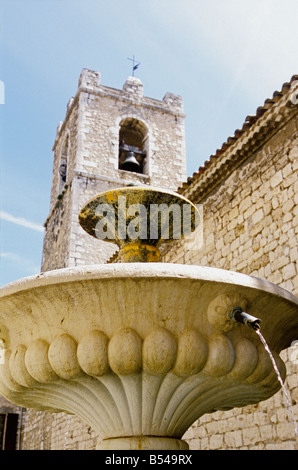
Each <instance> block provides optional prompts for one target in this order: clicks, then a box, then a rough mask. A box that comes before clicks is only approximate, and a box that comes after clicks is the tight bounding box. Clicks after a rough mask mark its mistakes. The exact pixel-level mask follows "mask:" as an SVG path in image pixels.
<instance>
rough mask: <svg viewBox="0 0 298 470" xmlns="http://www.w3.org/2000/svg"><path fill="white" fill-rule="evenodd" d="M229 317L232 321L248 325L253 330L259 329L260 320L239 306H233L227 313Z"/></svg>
mask: <svg viewBox="0 0 298 470" xmlns="http://www.w3.org/2000/svg"><path fill="white" fill-rule="evenodd" d="M229 318H230V320H232V321H235V322H239V323H243V325H247V326H250V327H251V328H253V329H254V330H259V329H260V323H261V320H260V319H259V318H256V317H253V316H252V315H250V314H249V313H246V312H244V311H243V310H242V308H241V307H234V308H233V309H232V310H231V312H230V313H229Z"/></svg>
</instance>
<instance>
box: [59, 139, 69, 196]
mask: <svg viewBox="0 0 298 470" xmlns="http://www.w3.org/2000/svg"><path fill="white" fill-rule="evenodd" d="M68 154H69V135H68V134H67V136H66V137H65V139H64V142H63V145H62V149H61V153H60V165H59V193H61V191H62V189H63V186H64V185H65V183H66V178H67V164H68Z"/></svg>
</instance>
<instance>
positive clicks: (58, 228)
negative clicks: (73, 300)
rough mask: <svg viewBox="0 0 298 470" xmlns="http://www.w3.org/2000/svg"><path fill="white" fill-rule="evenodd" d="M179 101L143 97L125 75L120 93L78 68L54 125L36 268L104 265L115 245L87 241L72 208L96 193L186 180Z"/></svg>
mask: <svg viewBox="0 0 298 470" xmlns="http://www.w3.org/2000/svg"><path fill="white" fill-rule="evenodd" d="M184 120H185V114H184V111H183V102H182V98H181V97H180V96H179V95H175V94H173V93H166V94H165V96H164V98H163V99H162V100H157V99H154V98H149V97H146V96H144V94H143V84H142V82H141V81H140V80H139V79H138V78H136V77H128V79H127V80H126V82H125V83H124V85H123V88H122V89H120V90H119V89H115V88H111V87H108V86H103V85H101V75H100V73H99V72H95V71H92V70H88V69H83V70H82V72H81V75H80V77H79V82H78V89H77V92H76V94H75V96H74V97H72V98H71V99H70V100H69V102H68V104H67V108H66V115H65V118H64V121H61V122H60V123H59V125H58V128H57V132H56V139H55V142H54V146H53V152H54V163H53V175H52V189H51V201H50V211H49V216H48V218H47V220H46V222H45V237H44V248H43V260H42V270H43V271H47V270H51V269H59V268H64V267H71V266H77V265H84V264H95V263H105V262H108V261H109V260H110V258H111V256H112V255H113V253H114V251H115V248H114V246H113V245H110V244H108V243H105V242H101V241H99V240H93V239H92V237H88V235H86V234H85V233H84V231H83V230H82V229H81V227H80V225H79V223H78V214H79V212H80V209H81V208H82V207H83V206H84V205H85V203H86V202H87V201H89V200H90V199H91V198H93V197H95V196H96V195H97V194H99V193H101V192H104V191H106V190H109V189H114V188H118V187H123V186H127V185H129V184H132V183H133V184H139V183H140V184H145V185H147V184H148V185H150V186H156V187H159V188H162V189H167V190H174V191H175V190H176V189H177V188H178V186H179V185H180V184H181V183H182V182H183V181H185V179H186V158H185V135H184Z"/></svg>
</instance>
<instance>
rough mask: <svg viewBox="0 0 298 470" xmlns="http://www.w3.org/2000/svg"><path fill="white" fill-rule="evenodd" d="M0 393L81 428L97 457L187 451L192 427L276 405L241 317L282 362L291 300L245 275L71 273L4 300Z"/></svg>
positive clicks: (294, 318) (291, 334)
mask: <svg viewBox="0 0 298 470" xmlns="http://www.w3.org/2000/svg"><path fill="white" fill-rule="evenodd" d="M0 299H1V301H0V339H1V340H2V344H3V347H4V359H5V360H4V361H2V362H4V363H3V364H1V365H0V392H1V394H3V395H4V396H5V397H6V398H7V399H8V400H10V401H11V402H13V403H16V404H18V405H20V406H24V407H28V408H34V409H37V410H45V411H50V412H60V411H64V412H67V413H71V414H75V415H77V416H79V417H81V418H82V419H83V420H84V421H85V422H87V423H88V424H89V425H90V426H91V427H92V428H93V429H94V430H95V431H97V432H98V433H99V435H100V437H101V439H102V441H101V443H100V444H99V448H101V449H187V444H186V442H184V441H183V440H182V439H181V438H182V436H183V434H184V433H185V431H186V430H187V429H188V427H189V426H190V425H191V424H192V423H193V422H194V421H195V420H196V419H198V418H199V417H200V416H202V415H203V414H205V413H210V412H213V411H215V410H225V409H230V408H233V407H241V406H245V405H248V404H252V403H257V402H259V401H261V400H266V399H267V398H269V397H270V396H272V395H273V394H275V393H276V392H277V391H278V390H279V388H280V383H279V382H278V380H277V377H276V374H275V371H274V369H273V367H272V363H271V361H270V358H269V356H268V354H267V352H266V351H265V350H264V348H263V346H262V344H261V343H260V341H259V338H258V336H257V335H256V334H255V332H254V331H253V330H252V329H250V328H248V327H246V326H245V325H242V324H239V323H235V322H232V321H231V319H230V318H229V312H230V311H231V309H232V308H233V307H235V306H236V305H237V306H240V307H242V308H245V310H246V311H247V312H249V313H251V314H254V315H257V316H258V317H259V318H260V319H261V321H262V333H263V335H264V336H265V338H266V340H267V342H268V344H269V346H270V348H271V350H272V352H273V355H274V357H275V359H276V362H277V364H278V367H279V370H280V371H281V374H282V376H283V377H284V376H285V366H284V364H283V362H282V360H281V359H280V357H279V353H280V351H281V350H282V349H284V348H286V347H288V346H290V344H291V342H292V341H293V340H294V339H296V338H297V334H298V299H297V298H296V297H295V296H293V295H291V294H290V293H289V292H287V291H285V290H283V289H281V288H279V287H277V286H275V285H273V284H271V283H269V282H266V281H263V280H259V279H256V278H253V277H250V276H246V275H243V274H238V273H234V272H228V271H224V270H218V269H214V268H206V267H200V266H186V265H175V264H164V263H144V262H140V263H127V264H125V263H119V264H108V265H95V266H85V267H83V268H82V267H80V268H67V269H61V270H57V271H52V272H47V273H41V274H39V275H37V276H33V277H30V278H26V279H23V280H20V281H16V282H14V283H12V284H10V285H8V286H6V287H4V288H2V289H1V290H0Z"/></svg>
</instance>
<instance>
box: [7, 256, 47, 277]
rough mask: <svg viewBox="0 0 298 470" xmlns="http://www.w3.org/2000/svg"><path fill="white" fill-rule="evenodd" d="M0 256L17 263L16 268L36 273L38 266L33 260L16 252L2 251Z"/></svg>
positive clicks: (38, 270)
mask: <svg viewBox="0 0 298 470" xmlns="http://www.w3.org/2000/svg"><path fill="white" fill-rule="evenodd" d="M0 258H1V259H2V260H3V259H6V260H7V261H9V262H11V263H13V264H17V266H18V268H20V269H22V270H23V271H24V273H30V274H38V273H39V272H40V267H39V266H37V265H35V264H34V262H33V261H32V260H30V259H28V258H24V257H23V256H20V255H18V254H17V253H11V252H3V253H1V256H0Z"/></svg>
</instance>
